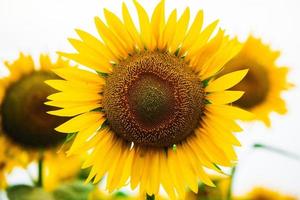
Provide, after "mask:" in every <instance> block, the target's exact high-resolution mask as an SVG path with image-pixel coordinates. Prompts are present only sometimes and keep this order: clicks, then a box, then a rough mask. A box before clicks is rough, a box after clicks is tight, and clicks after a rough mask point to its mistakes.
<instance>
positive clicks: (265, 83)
mask: <svg viewBox="0 0 300 200" xmlns="http://www.w3.org/2000/svg"><path fill="white" fill-rule="evenodd" d="M241 69H249V72H248V73H247V75H246V77H245V78H244V79H243V80H242V81H241V82H240V83H238V84H237V85H235V86H234V87H233V88H231V89H232V90H240V91H244V92H245V94H244V95H243V96H242V97H241V98H240V99H239V100H237V101H236V102H234V104H235V105H236V106H238V107H241V108H245V109H251V108H253V107H255V106H257V105H259V104H260V103H262V102H263V101H264V100H265V99H266V97H267V95H268V92H269V87H270V83H269V78H268V72H267V71H266V69H265V68H264V67H263V66H261V65H260V64H258V63H252V64H251V63H249V64H247V65H238V66H228V67H226V66H225V69H224V70H223V71H222V74H226V73H229V72H233V71H236V70H241Z"/></svg>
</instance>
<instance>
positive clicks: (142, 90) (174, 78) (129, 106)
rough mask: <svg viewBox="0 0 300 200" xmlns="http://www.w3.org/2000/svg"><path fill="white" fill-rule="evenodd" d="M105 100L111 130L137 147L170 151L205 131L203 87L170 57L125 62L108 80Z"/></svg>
mask: <svg viewBox="0 0 300 200" xmlns="http://www.w3.org/2000/svg"><path fill="white" fill-rule="evenodd" d="M103 96H104V98H103V107H104V110H105V113H106V116H107V119H108V123H109V125H110V127H111V128H112V130H113V131H114V132H115V133H116V134H117V135H119V136H121V137H122V138H124V139H125V140H126V141H129V142H134V143H135V144H139V145H145V146H155V147H169V146H171V145H173V144H177V143H179V142H181V141H182V140H184V139H185V138H186V137H187V136H189V135H190V134H192V133H193V131H194V129H195V128H197V127H198V126H199V125H200V119H201V113H202V109H203V102H204V91H203V88H202V84H201V81H200V80H199V78H198V77H197V76H196V74H195V73H193V72H192V71H191V70H190V68H189V67H188V65H187V64H186V63H185V62H184V61H182V60H181V59H180V58H178V57H176V56H173V55H170V54H168V53H164V52H145V53H141V54H136V55H134V56H131V57H129V58H127V59H126V60H125V61H122V62H121V63H120V64H119V65H117V66H116V67H115V68H114V71H113V73H112V74H111V75H110V76H109V77H108V78H107V83H106V87H105V89H104V95H103Z"/></svg>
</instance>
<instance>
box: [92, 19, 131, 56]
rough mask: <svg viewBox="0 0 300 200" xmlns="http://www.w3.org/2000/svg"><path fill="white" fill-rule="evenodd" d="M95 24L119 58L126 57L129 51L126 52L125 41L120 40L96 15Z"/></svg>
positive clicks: (105, 41) (103, 38) (107, 44)
mask: <svg viewBox="0 0 300 200" xmlns="http://www.w3.org/2000/svg"><path fill="white" fill-rule="evenodd" d="M95 24H96V28H97V31H98V33H99V35H100V36H101V38H102V40H103V41H104V43H105V44H106V46H107V47H108V48H109V49H110V50H111V51H112V52H113V54H114V55H115V56H116V57H117V58H119V59H122V58H126V57H127V55H128V52H126V47H125V46H126V45H125V44H124V42H123V41H120V40H119V39H118V38H117V37H116V35H115V34H114V33H113V32H112V31H111V30H110V29H109V28H107V27H106V26H105V24H104V23H103V22H102V21H101V19H100V18H99V17H95Z"/></svg>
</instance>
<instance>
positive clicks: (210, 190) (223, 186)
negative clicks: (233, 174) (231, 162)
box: [185, 174, 231, 200]
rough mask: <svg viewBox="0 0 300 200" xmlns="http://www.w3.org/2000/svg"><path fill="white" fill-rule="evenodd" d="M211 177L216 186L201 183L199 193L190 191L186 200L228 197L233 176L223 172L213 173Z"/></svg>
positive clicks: (220, 199)
mask: <svg viewBox="0 0 300 200" xmlns="http://www.w3.org/2000/svg"><path fill="white" fill-rule="evenodd" d="M210 179H211V180H212V181H213V183H214V184H215V185H216V187H209V186H206V185H204V184H199V189H198V193H194V192H192V191H188V192H187V194H186V196H185V200H198V199H205V200H222V199H223V200H224V199H228V190H229V187H230V181H231V178H230V177H229V176H226V175H223V174H211V175H210Z"/></svg>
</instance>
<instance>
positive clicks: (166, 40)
mask: <svg viewBox="0 0 300 200" xmlns="http://www.w3.org/2000/svg"><path fill="white" fill-rule="evenodd" d="M176 18H177V11H176V10H173V11H172V13H171V15H170V16H169V18H168V21H167V24H166V26H165V29H164V31H163V39H162V44H159V45H158V47H159V48H160V49H162V48H165V47H166V46H168V45H169V44H171V42H172V41H173V38H174V30H176Z"/></svg>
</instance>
